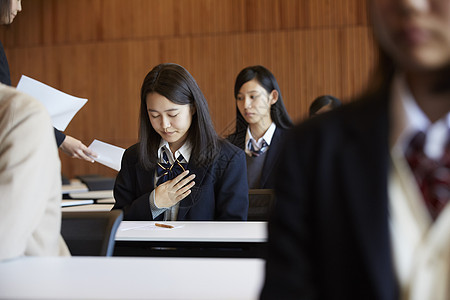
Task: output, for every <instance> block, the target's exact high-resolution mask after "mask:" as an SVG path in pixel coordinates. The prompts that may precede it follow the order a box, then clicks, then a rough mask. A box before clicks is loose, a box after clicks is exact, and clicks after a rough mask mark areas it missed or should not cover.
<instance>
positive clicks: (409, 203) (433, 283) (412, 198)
mask: <svg viewBox="0 0 450 300" xmlns="http://www.w3.org/2000/svg"><path fill="white" fill-rule="evenodd" d="M391 99H392V102H391V105H392V106H391V112H392V114H391V116H390V120H391V129H392V130H391V136H390V149H391V169H390V173H389V189H388V192H389V212H390V216H389V220H390V231H391V241H392V252H393V258H394V268H395V271H396V274H397V279H398V282H399V285H400V295H401V299H409V300H421V299H433V300H448V299H450V294H449V292H450V288H449V287H450V205H449V204H447V206H446V207H445V208H444V210H443V211H442V212H441V214H440V215H439V217H438V218H437V219H436V221H435V222H433V221H432V218H431V216H430V214H429V213H428V210H427V208H426V205H425V203H424V200H423V196H422V194H421V192H420V189H419V186H418V184H417V182H416V180H415V178H414V175H413V173H412V171H411V169H410V167H409V165H408V162H407V161H406V159H405V157H404V153H405V149H406V147H407V145H408V143H409V142H410V140H411V138H412V137H413V136H414V135H415V134H416V133H417V131H424V132H427V139H426V142H425V148H424V151H425V154H426V155H427V156H429V157H431V158H438V157H441V155H442V153H443V150H444V147H445V141H446V139H447V136H448V128H450V113H447V114H446V116H445V117H443V118H442V119H440V120H438V121H437V122H435V123H433V124H432V123H431V122H430V120H429V119H428V118H427V116H426V115H425V114H424V113H423V111H422V110H421V109H420V107H419V106H418V105H417V103H416V102H415V100H414V98H413V95H412V94H411V92H410V90H409V88H408V86H407V83H406V81H405V79H404V76H403V75H397V76H396V78H395V80H394V82H393V88H392V91H391Z"/></svg>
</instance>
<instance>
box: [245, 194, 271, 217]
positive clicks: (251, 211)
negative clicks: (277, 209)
mask: <svg viewBox="0 0 450 300" xmlns="http://www.w3.org/2000/svg"><path fill="white" fill-rule="evenodd" d="M274 202H275V195H274V191H273V190H272V189H250V190H249V191H248V215H247V221H268V220H269V216H270V213H271V211H272V208H273V205H274Z"/></svg>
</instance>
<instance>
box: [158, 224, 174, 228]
mask: <svg viewBox="0 0 450 300" xmlns="http://www.w3.org/2000/svg"><path fill="white" fill-rule="evenodd" d="M155 226H158V227H163V228H173V226H172V225H168V224H161V223H155Z"/></svg>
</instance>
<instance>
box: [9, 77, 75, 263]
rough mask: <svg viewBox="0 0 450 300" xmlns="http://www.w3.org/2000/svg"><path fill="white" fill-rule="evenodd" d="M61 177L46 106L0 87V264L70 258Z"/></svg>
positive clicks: (15, 91)
mask: <svg viewBox="0 0 450 300" xmlns="http://www.w3.org/2000/svg"><path fill="white" fill-rule="evenodd" d="M60 171H61V164H60V161H59V157H58V152H57V149H56V147H55V136H54V133H53V129H52V126H51V124H50V117H49V115H48V113H47V111H46V109H45V108H44V106H43V105H42V104H41V103H40V102H39V101H37V100H35V99H33V98H32V97H30V96H28V95H26V94H23V93H20V92H18V91H17V90H16V89H14V88H11V87H8V86H6V85H3V84H0V241H1V243H0V261H1V260H5V259H13V258H17V257H21V256H59V255H62V256H65V255H70V254H69V250H68V249H67V246H66V244H65V243H64V241H63V239H62V237H61V234H60V231H61V175H60Z"/></svg>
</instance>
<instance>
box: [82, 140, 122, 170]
mask: <svg viewBox="0 0 450 300" xmlns="http://www.w3.org/2000/svg"><path fill="white" fill-rule="evenodd" d="M89 149H91V150H92V151H94V152H96V153H97V157H93V159H94V160H95V161H97V162H99V163H101V164H102V165H105V166H107V167H110V168H111V169H114V170H116V171H120V163H121V162H122V156H123V153H124V152H125V149H123V148H120V147H117V146H114V145H111V144H107V143H104V142H101V141H99V140H94V141H93V142H92V143H91V144H90V145H89Z"/></svg>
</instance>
